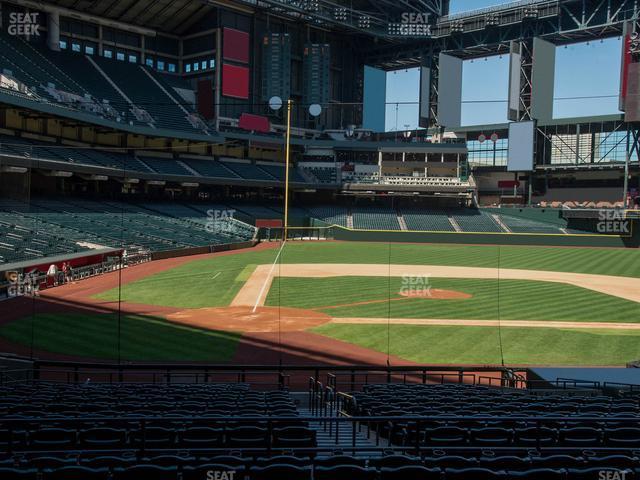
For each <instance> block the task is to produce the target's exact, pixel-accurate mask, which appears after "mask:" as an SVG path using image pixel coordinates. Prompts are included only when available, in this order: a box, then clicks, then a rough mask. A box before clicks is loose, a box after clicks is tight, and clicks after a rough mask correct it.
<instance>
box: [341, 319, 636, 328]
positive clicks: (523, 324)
mask: <svg viewBox="0 0 640 480" xmlns="http://www.w3.org/2000/svg"><path fill="white" fill-rule="evenodd" d="M387 322H390V323H391V325H421V326H445V325H449V326H465V327H499V326H501V327H513V328H560V329H571V330H573V329H586V330H640V324H638V323H619V322H615V323H614V322H568V321H556V320H456V319H448V318H430V319H426V318H425V319H422V318H391V319H387V318H366V317H356V318H337V317H334V318H333V319H332V320H331V321H330V322H329V323H336V324H347V325H386V324H387Z"/></svg>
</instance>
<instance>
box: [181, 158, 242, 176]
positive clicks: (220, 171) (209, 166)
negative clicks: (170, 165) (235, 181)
mask: <svg viewBox="0 0 640 480" xmlns="http://www.w3.org/2000/svg"><path fill="white" fill-rule="evenodd" d="M181 160H182V161H183V162H184V163H185V164H186V165H188V166H189V167H190V168H192V169H193V170H195V171H196V172H198V173H199V174H200V175H202V176H204V177H219V178H240V176H239V175H238V174H237V173H235V172H234V171H232V170H230V169H229V168H227V167H225V166H224V165H223V164H222V163H221V162H218V161H217V160H214V159H207V160H205V159H195V158H183V159H181Z"/></svg>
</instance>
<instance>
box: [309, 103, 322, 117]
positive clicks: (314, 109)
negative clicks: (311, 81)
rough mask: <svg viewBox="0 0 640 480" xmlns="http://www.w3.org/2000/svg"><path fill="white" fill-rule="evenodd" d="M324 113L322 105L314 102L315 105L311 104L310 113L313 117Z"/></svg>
mask: <svg viewBox="0 0 640 480" xmlns="http://www.w3.org/2000/svg"><path fill="white" fill-rule="evenodd" d="M321 113H322V107H321V106H320V105H318V104H317V103H314V104H313V105H309V115H311V116H312V117H317V116H319V115H320V114H321Z"/></svg>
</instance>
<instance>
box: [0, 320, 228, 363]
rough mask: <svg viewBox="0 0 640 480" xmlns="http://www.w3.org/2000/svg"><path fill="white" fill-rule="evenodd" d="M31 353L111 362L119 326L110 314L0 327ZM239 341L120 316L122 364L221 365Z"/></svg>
mask: <svg viewBox="0 0 640 480" xmlns="http://www.w3.org/2000/svg"><path fill="white" fill-rule="evenodd" d="M32 331H33V333H34V335H33V346H34V349H35V350H46V351H48V352H53V353H63V354H66V355H78V356H82V357H91V358H101V359H111V360H115V359H117V358H118V322H117V316H116V315H113V314H101V315H96V314H89V315H82V314H40V315H36V317H35V320H34V324H33V330H32V322H31V318H30V317H29V318H23V319H20V320H16V321H13V322H10V323H8V324H6V325H2V326H1V327H0V336H1V337H3V338H5V339H7V340H8V341H10V342H13V343H17V344H21V345H25V346H27V347H28V346H29V345H31V338H32V337H31V335H32ZM239 338H240V335H238V334H234V333H229V332H217V331H211V330H201V329H198V328H192V327H187V326H183V325H177V324H172V323H170V322H167V321H166V320H164V319H161V318H154V317H146V316H145V317H143V316H138V315H131V316H123V317H122V321H121V340H120V348H121V359H122V360H134V361H194V362H200V361H202V362H204V361H208V362H221V361H227V360H230V359H231V358H232V357H233V355H234V353H235V351H236V346H237V343H238V340H239Z"/></svg>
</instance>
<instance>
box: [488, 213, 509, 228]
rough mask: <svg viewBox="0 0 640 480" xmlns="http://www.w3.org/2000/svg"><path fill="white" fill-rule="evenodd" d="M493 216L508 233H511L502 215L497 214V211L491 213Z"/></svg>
mask: <svg viewBox="0 0 640 480" xmlns="http://www.w3.org/2000/svg"><path fill="white" fill-rule="evenodd" d="M491 217H492V218H493V219H494V220H495V221H496V223H497V224H498V225H500V228H502V229H503V230H504V231H505V232H507V233H511V229H509V227H507V226H506V225H505V224H504V222H503V221H502V219H501V218H500V215H496V214H495V213H494V214H492V215H491Z"/></svg>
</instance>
